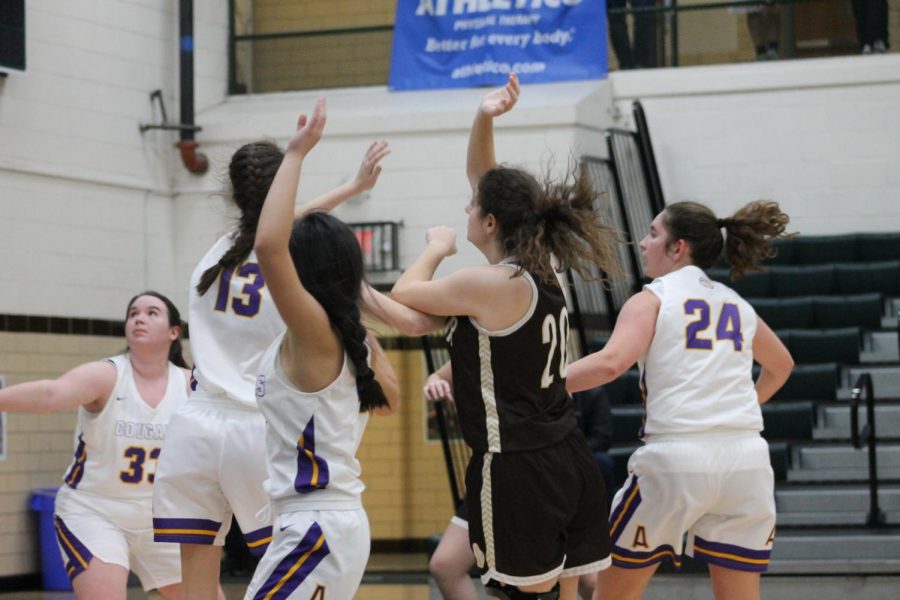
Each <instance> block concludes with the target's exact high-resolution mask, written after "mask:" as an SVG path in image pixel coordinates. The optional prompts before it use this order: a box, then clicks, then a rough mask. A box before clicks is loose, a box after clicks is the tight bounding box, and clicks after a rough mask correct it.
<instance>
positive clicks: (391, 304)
mask: <svg viewBox="0 0 900 600" xmlns="http://www.w3.org/2000/svg"><path fill="white" fill-rule="evenodd" d="M362 308H363V310H364V311H366V313H368V314H369V315H371V316H373V317H375V318H376V319H378V320H379V321H381V322H382V323H386V324H387V325H390V326H391V327H393V328H394V329H397V330H399V331H401V332H403V333H404V334H406V335H425V334H426V333H431V332H432V331H437V330H438V329H440V328H441V327H443V326H444V317H436V316H434V315H429V314H426V313H423V312H420V311H418V310H416V309H414V308H410V307H408V306H406V305H404V304H400V303H399V302H397V301H396V300H394V299H393V298H391V297H390V296H386V295H384V294H382V293H381V292H379V291H378V290H376V289H374V288H372V286H370V285H368V284H365V283H364V284H363V288H362Z"/></svg>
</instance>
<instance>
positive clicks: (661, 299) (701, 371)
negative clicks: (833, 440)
mask: <svg viewBox="0 0 900 600" xmlns="http://www.w3.org/2000/svg"><path fill="white" fill-rule="evenodd" d="M787 223H788V216H787V215H785V214H784V213H782V212H781V210H780V209H779V207H778V204H776V203H775V202H761V201H760V202H751V203H749V204H747V205H746V206H744V207H743V208H741V209H740V210H738V211H737V212H736V213H735V214H734V215H732V216H731V217H728V218H726V219H718V218H717V217H716V215H715V214H714V213H713V212H712V211H711V210H710V209H709V208H707V207H705V206H703V205H701V204H697V203H694V202H678V203H676V204H671V205H669V206H668V207H666V209H665V210H664V211H663V212H662V213H660V214H659V215H657V216H656V218H655V219H654V220H653V222H652V223H651V224H650V231H649V233H648V234H647V235H646V237H644V239H643V240H641V242H640V248H641V254H642V255H643V259H644V263H645V269H644V272H645V273H646V274H647V275H648V276H649V277H653V278H655V279H654V280H653V281H652V282H651V283H650V284H648V285H647V286H645V287H644V290H643V291H641V292H639V293H637V294H636V295H634V296H633V297H632V298H631V299H629V300H628V302H626V303H625V305H624V306H623V307H622V311H621V313H620V314H619V318H618V320H617V321H616V326H615V329H614V330H613V333H612V336H611V337H610V339H609V342H608V343H607V344H606V346H605V347H604V348H603V349H602V350H600V351H599V352H597V353H595V354H591V355H590V356H586V357H585V358H582V359H581V360H579V361H576V362H574V363H572V364H571V365H569V374H568V379H567V382H566V384H567V387H568V389H569V391H570V392H577V391H580V390H584V389H588V388H592V387H595V386H598V385H602V384H604V383H607V382H608V381H611V380H613V379H615V378H616V377H618V376H619V375H621V374H622V373H623V372H624V371H625V370H626V369H628V368H630V367H631V366H632V365H633V364H634V363H635V362H637V363H638V365H639V367H640V369H641V388H642V392H643V395H644V410H645V415H644V422H643V425H642V427H641V437H643V440H644V445H643V446H642V447H641V448H638V449H637V450H636V451H635V453H634V454H633V455H632V456H631V458H630V460H629V461H628V471H629V476H628V479H627V480H626V482H625V485H624V486H623V487H622V489H621V490H619V493H618V494H616V497H615V499H614V500H613V511H612V516H611V517H610V536H611V544H612V558H613V566H612V567H611V568H610V569H608V570H606V571H604V572H602V573H601V574H600V576H599V578H598V580H597V591H598V593H599V598H600V599H601V600H636V599H638V598H640V597H641V596H642V595H643V593H644V589H645V588H646V587H647V584H648V583H649V582H650V578H651V577H652V576H653V573H654V572H655V571H656V569H657V567H658V566H659V563H660V562H662V561H663V560H671V561H672V562H673V563H674V564H675V565H676V566H680V565H681V555H682V551H684V552H686V553H687V554H688V555H691V556H693V557H694V558H698V559H702V560H704V561H706V562H707V563H708V565H709V572H710V576H711V577H712V585H713V591H714V593H715V597H716V598H717V599H718V600H725V599H728V600H758V599H759V597H760V596H759V593H760V592H759V587H760V573H761V572H763V571H765V570H766V567H767V566H768V563H769V555H770V553H771V551H772V542H773V541H774V537H775V496H774V494H775V492H774V478H773V476H772V467H771V466H770V464H769V450H768V445H767V444H766V441H765V440H764V439H763V438H762V437H760V435H759V432H760V431H762V424H763V422H762V412H761V410H760V405H761V404H763V403H765V402H766V401H768V400H769V399H770V398H771V397H772V395H773V394H774V393H775V392H777V391H778V389H779V388H780V387H781V386H782V385H783V384H784V382H785V381H786V380H787V378H788V375H789V374H790V372H791V368H792V367H793V364H794V363H793V360H792V359H791V355H790V354H789V353H788V351H787V349H786V348H785V347H784V344H782V343H781V341H780V340H779V339H778V338H777V337H776V336H775V334H774V333H773V332H772V330H771V329H769V327H768V326H767V325H766V324H765V323H764V322H763V321H762V319H760V318H759V317H758V316H757V315H756V313H755V312H754V311H753V308H752V307H751V306H750V305H749V304H747V302H746V301H745V300H744V299H743V298H741V297H740V296H738V295H737V294H736V293H735V292H734V291H733V290H731V289H730V288H728V287H727V286H724V285H722V284H721V283H717V282H715V281H712V280H711V279H709V278H708V277H707V276H706V274H705V273H704V270H705V269H708V268H710V267H712V266H713V265H714V264H715V263H716V262H717V261H718V260H719V257H720V256H721V255H722V253H723V250H724V255H725V259H726V261H727V262H728V263H729V264H730V265H731V277H732V279H737V278H740V277H742V276H743V274H744V273H745V272H746V271H750V270H759V269H760V261H761V260H762V259H763V258H766V257H768V256H772V255H774V250H773V249H772V247H771V246H770V245H769V240H771V239H772V238H782V237H786V236H785V227H786V225H787ZM723 229H724V230H725V236H724V239H723V236H722V230H723ZM754 361H756V362H758V363H760V365H762V371H761V372H760V375H759V378H758V379H757V381H756V383H755V384H754V382H753V379H752V376H751V368H752V367H753V362H754ZM685 533H687V546H686V548H685V547H684V545H683V538H684V534H685ZM596 597H597V596H595V598H596Z"/></svg>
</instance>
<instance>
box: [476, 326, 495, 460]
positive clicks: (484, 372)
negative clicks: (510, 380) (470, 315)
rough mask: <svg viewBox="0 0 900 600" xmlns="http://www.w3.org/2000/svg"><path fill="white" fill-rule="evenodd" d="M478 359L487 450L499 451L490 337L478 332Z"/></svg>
mask: <svg viewBox="0 0 900 600" xmlns="http://www.w3.org/2000/svg"><path fill="white" fill-rule="evenodd" d="M478 359H479V361H480V363H481V369H480V370H481V401H482V402H484V417H485V419H484V420H485V423H484V425H485V429H486V430H487V431H486V432H487V443H488V452H500V415H499V414H497V398H496V397H495V396H494V370H493V368H492V367H491V338H490V336H488V334H486V333H482V332H478Z"/></svg>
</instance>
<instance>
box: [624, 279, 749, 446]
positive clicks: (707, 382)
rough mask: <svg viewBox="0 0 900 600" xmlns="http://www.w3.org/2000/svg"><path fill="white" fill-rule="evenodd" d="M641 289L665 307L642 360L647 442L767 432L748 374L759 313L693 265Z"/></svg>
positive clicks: (658, 317)
mask: <svg viewBox="0 0 900 600" xmlns="http://www.w3.org/2000/svg"><path fill="white" fill-rule="evenodd" d="M644 289H646V290H647V291H649V292H651V293H652V294H654V295H655V296H657V297H658V298H659V300H660V307H659V315H658V316H657V319H656V332H655V334H654V336H653V342H652V343H651V344H650V348H649V349H648V351H647V354H646V355H645V356H644V357H643V359H642V360H640V361H639V366H640V369H641V387H642V391H643V393H644V394H645V400H644V404H645V421H644V426H643V431H642V435H644V436H653V435H660V434H662V435H666V434H685V433H688V434H689V433H700V432H712V431H734V430H744V431H762V412H761V410H760V407H759V403H758V401H757V396H756V391H755V389H754V384H753V379H752V376H751V369H752V367H753V336H754V335H755V334H756V313H755V312H754V310H753V308H752V307H751V306H750V305H749V304H748V303H747V302H746V301H745V300H744V299H743V298H741V297H740V296H739V295H738V294H737V293H736V292H735V291H734V290H732V289H731V288H729V287H727V286H724V285H722V284H721V283H718V282H715V281H712V280H710V279H709V278H708V277H707V276H706V275H705V274H704V273H703V271H702V270H700V269H699V268H697V267H695V266H688V267H683V268H681V269H679V270H677V271H674V272H672V273H669V274H667V275H664V276H663V277H659V278H657V279H655V280H653V282H651V283H650V284H648V285H647V286H646V287H645V288H644Z"/></svg>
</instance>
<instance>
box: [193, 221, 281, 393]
mask: <svg viewBox="0 0 900 600" xmlns="http://www.w3.org/2000/svg"><path fill="white" fill-rule="evenodd" d="M235 235H236V233H235V232H232V233H229V234H226V235H224V236H222V237H221V238H219V240H218V241H217V242H216V243H215V244H214V245H213V247H212V248H210V249H209V251H208V252H207V253H206V255H205V256H204V257H203V258H202V259H201V260H200V262H199V263H198V264H197V266H196V268H195V269H194V273H193V274H192V275H191V287H190V290H189V292H188V293H189V301H188V318H189V321H188V322H189V323H190V336H191V353H192V354H193V356H194V378H195V379H196V386H195V392H194V394H193V397H195V398H203V397H205V398H224V399H228V400H230V401H234V402H239V403H240V404H242V405H245V406H250V407H252V408H255V407H256V399H255V396H254V393H253V389H254V386H255V384H256V375H257V373H258V372H259V367H260V359H261V358H262V355H263V353H264V352H265V350H266V348H268V347H269V344H271V343H272V340H273V339H275V337H276V336H277V335H278V334H279V333H281V332H283V331H284V322H283V321H282V320H281V316H280V315H279V314H278V310H277V309H276V308H275V303H274V302H273V301H272V298H271V296H270V295H269V290H268V288H266V285H265V280H264V279H263V276H262V271H260V268H259V264H258V263H257V259H256V254H255V253H254V252H251V253H250V255H249V256H248V257H247V259H246V260H245V261H244V262H243V263H242V264H241V265H240V266H238V267H236V268H235V269H233V270H231V271H228V270H227V269H226V270H223V271H222V272H221V273H220V275H219V278H218V279H217V280H216V281H215V282H214V283H213V284H212V285H211V286H210V288H209V289H208V290H207V291H206V293H205V294H204V295H202V296H201V295H200V294H198V293H197V283H198V282H199V281H200V277H201V276H202V275H203V272H204V271H206V269H208V268H209V267H211V266H213V265H215V264H216V263H217V262H219V259H220V258H222V256H223V255H224V254H225V253H226V252H227V251H228V249H229V248H231V245H232V242H233V240H234V236H235Z"/></svg>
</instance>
